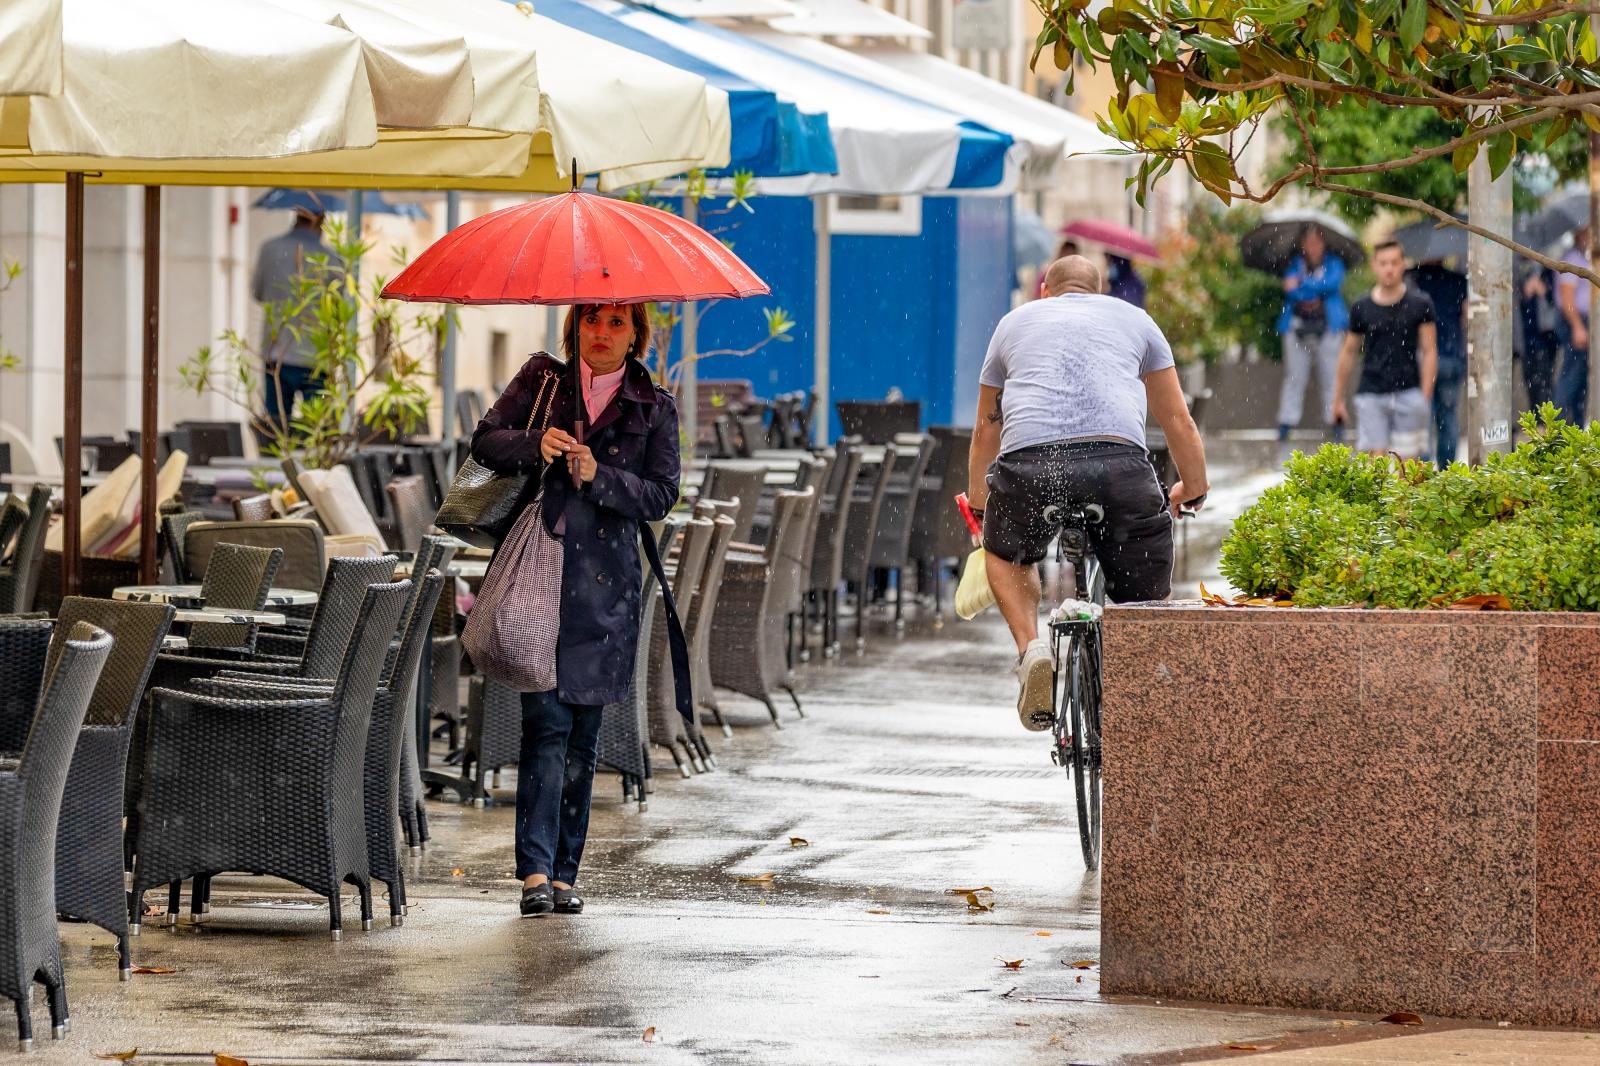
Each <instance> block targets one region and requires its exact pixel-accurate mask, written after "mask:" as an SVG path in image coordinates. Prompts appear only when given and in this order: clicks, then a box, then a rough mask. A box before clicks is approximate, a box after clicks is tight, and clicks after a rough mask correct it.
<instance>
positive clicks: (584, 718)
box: [517, 692, 600, 885]
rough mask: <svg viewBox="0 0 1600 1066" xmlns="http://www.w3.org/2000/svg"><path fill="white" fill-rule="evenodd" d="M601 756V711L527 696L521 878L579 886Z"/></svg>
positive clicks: (520, 770)
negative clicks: (539, 876) (541, 878)
mask: <svg viewBox="0 0 1600 1066" xmlns="http://www.w3.org/2000/svg"><path fill="white" fill-rule="evenodd" d="M599 753H600V708H599V707H598V706H591V705H585V704H574V703H562V702H561V701H560V700H559V699H557V698H556V694H555V693H554V692H524V693H523V694H522V755H521V758H520V760H519V761H518V763H517V877H518V878H519V879H520V878H524V877H528V876H530V875H532V874H544V875H545V876H547V877H549V878H550V880H552V881H560V882H562V883H563V884H568V885H570V884H575V883H576V881H577V877H578V862H579V861H580V860H581V859H582V858H583V842H584V840H585V839H586V838H587V837H588V835H589V796H590V793H591V791H592V790H593V787H594V768H595V762H596V761H597V760H598V758H599Z"/></svg>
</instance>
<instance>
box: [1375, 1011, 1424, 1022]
mask: <svg viewBox="0 0 1600 1066" xmlns="http://www.w3.org/2000/svg"><path fill="white" fill-rule="evenodd" d="M1378 1020H1379V1021H1381V1022H1388V1023H1389V1024H1390V1025H1421V1024H1422V1017H1421V1016H1420V1015H1417V1014H1413V1013H1411V1012H1410V1011H1408V1010H1397V1011H1395V1012H1394V1013H1393V1014H1385V1015H1384V1016H1383V1017H1382V1018H1379V1019H1378Z"/></svg>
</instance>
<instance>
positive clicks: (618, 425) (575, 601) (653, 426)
mask: <svg viewBox="0 0 1600 1066" xmlns="http://www.w3.org/2000/svg"><path fill="white" fill-rule="evenodd" d="M547 371H548V372H554V373H555V374H557V375H558V379H557V384H556V390H555V400H554V403H553V407H552V409H551V417H550V425H551V426H554V427H557V428H560V429H565V430H567V431H568V432H572V429H573V423H574V421H575V420H576V416H577V414H578V412H579V411H580V410H582V407H581V404H582V399H581V396H580V394H579V388H578V382H577V380H576V378H577V374H576V371H577V368H576V367H575V366H572V367H569V366H568V365H567V364H565V363H563V362H562V361H560V360H558V359H556V358H555V357H553V356H550V355H547V354H545V353H544V352H539V353H537V354H535V355H533V356H532V357H531V358H529V360H528V361H527V362H526V363H524V364H523V366H522V369H521V370H519V371H518V372H517V376H516V378H515V379H513V380H512V382H511V384H510V385H508V386H506V390H505V392H503V393H501V395H500V398H499V399H497V400H496V401H495V403H494V406H493V407H491V408H490V409H489V411H488V413H487V414H485V415H484V417H483V420H482V421H481V422H479V423H478V428H477V430H476V431H475V432H474V433H473V435H472V457H473V458H474V459H476V460H477V461H478V462H479V463H481V464H483V465H484V466H486V467H488V468H489V469H491V470H493V471H495V472H496V473H502V474H527V475H529V477H528V489H527V491H526V492H524V494H523V500H522V506H524V507H526V506H528V505H530V504H531V503H532V502H533V499H534V497H535V496H536V495H537V492H538V489H539V488H540V487H541V486H542V487H543V489H544V509H543V514H542V517H543V519H544V523H545V528H546V529H547V530H549V531H550V532H551V533H552V534H554V532H555V529H556V525H557V522H558V520H559V519H560V518H561V517H565V519H566V524H565V527H564V532H563V534H562V538H561V539H562V546H563V563H562V569H561V630H560V633H561V635H560V637H559V639H558V641H557V644H556V694H557V698H559V699H560V700H561V701H562V702H563V703H576V704H591V705H593V704H606V703H614V702H616V701H618V700H621V699H624V698H625V697H626V696H627V694H628V689H629V686H630V684H631V681H632V677H633V668H634V655H635V651H636V649H637V648H638V641H639V617H640V610H641V604H640V601H641V598H642V597H641V576H640V575H641V573H642V571H641V569H640V565H639V546H640V543H641V538H640V531H641V526H642V524H643V523H646V522H654V521H658V520H660V519H662V518H665V517H666V515H667V512H668V511H670V510H671V509H672V507H673V505H674V504H675V503H677V501H678V474H679V457H678V407H677V403H676V401H674V400H673V398H672V394H671V393H669V392H667V391H666V390H665V389H661V388H658V387H657V386H656V384H655V382H654V381H653V380H652V379H651V377H650V373H649V371H647V370H646V369H645V368H644V366H643V365H641V364H640V363H639V362H638V361H637V360H634V359H629V360H628V362H627V370H626V373H624V374H623V377H622V384H621V386H619V387H618V389H617V394H616V396H615V397H614V398H613V399H612V401H611V403H610V404H608V405H607V406H606V409H605V410H604V411H602V412H601V413H600V417H599V418H597V419H596V420H595V421H594V423H593V425H591V426H589V427H588V428H587V431H586V433H585V435H584V438H583V439H584V443H585V444H587V445H588V446H589V448H590V449H591V450H592V451H593V452H594V456H595V460H596V464H597V467H598V469H597V471H596V473H595V476H594V480H593V481H590V482H588V483H586V484H585V485H584V486H583V487H582V488H581V489H580V488H574V487H573V484H572V476H571V474H570V473H569V472H568V469H567V461H566V458H565V457H564V456H562V457H558V458H557V459H556V460H555V461H554V462H551V463H549V464H546V463H545V462H544V461H543V458H542V457H541V456H540V454H539V439H540V438H541V437H542V436H543V431H542V430H541V429H540V427H538V426H535V427H533V429H532V430H531V431H529V430H528V429H526V428H525V427H527V425H528V418H529V414H530V412H531V410H532V407H533V402H534V399H535V397H536V396H537V394H538V391H539V382H540V379H541V378H542V377H543V375H544V374H545V373H546V372H547ZM643 533H644V538H643V540H644V543H645V544H646V550H647V555H649V556H652V557H653V556H654V555H655V554H656V552H655V545H654V540H653V539H652V538H651V533H650V530H649V529H648V528H644V529H643ZM650 561H651V564H652V565H653V566H656V569H657V581H661V575H660V568H659V566H658V565H657V564H658V560H657V559H655V558H651V560H650ZM661 586H662V588H663V589H664V590H665V589H666V587H667V586H666V583H665V582H664V581H662V582H661ZM667 614H668V635H669V640H670V643H671V644H672V648H671V650H672V657H673V662H674V666H675V669H674V671H673V672H674V674H675V675H677V674H680V673H681V674H682V683H680V684H678V686H677V688H678V693H677V695H678V699H677V703H678V705H679V706H678V711H679V713H681V714H683V715H685V716H686V717H687V716H688V715H690V714H692V713H693V708H692V706H689V705H688V704H689V688H688V684H687V680H688V678H687V673H688V672H687V669H686V668H687V665H688V652H687V649H686V647H685V646H684V643H683V632H682V627H681V625H680V624H679V621H678V617H677V611H676V607H675V605H674V604H673V603H672V600H671V594H670V592H668V593H667ZM680 662H681V663H682V664H683V669H681V670H680V669H678V668H676V667H677V665H678V663H680ZM674 680H675V681H676V680H678V678H676V677H675V678H674Z"/></svg>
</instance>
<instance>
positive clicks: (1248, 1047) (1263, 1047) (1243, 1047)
mask: <svg viewBox="0 0 1600 1066" xmlns="http://www.w3.org/2000/svg"><path fill="white" fill-rule="evenodd" d="M1222 1046H1223V1047H1225V1048H1227V1049H1228V1050H1229V1051H1271V1050H1272V1049H1273V1048H1275V1047H1277V1046H1278V1045H1277V1044H1223V1045H1222Z"/></svg>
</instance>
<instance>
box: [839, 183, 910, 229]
mask: <svg viewBox="0 0 1600 1066" xmlns="http://www.w3.org/2000/svg"><path fill="white" fill-rule="evenodd" d="M828 215H829V219H830V226H829V228H830V230H831V231H832V232H834V233H860V234H880V235H882V236H886V237H915V236H917V235H919V234H920V233H921V232H922V197H920V196H857V195H852V194H843V193H841V194H839V195H837V196H834V197H833V198H832V203H831V204H830V205H829V209H828Z"/></svg>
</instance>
